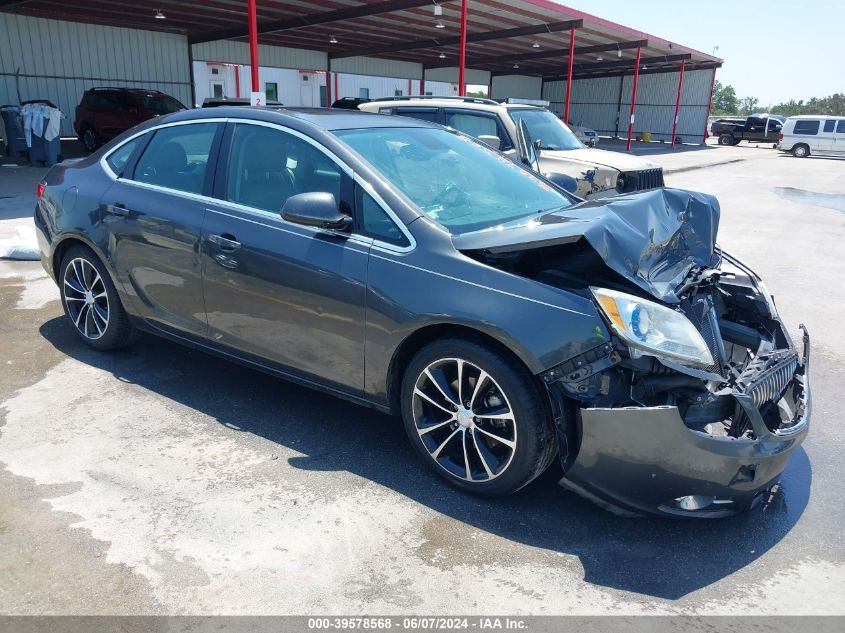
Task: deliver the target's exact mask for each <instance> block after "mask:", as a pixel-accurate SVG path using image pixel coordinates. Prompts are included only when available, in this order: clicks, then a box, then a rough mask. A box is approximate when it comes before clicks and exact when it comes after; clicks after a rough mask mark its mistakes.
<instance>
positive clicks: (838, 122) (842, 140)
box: [777, 114, 845, 158]
mask: <svg viewBox="0 0 845 633" xmlns="http://www.w3.org/2000/svg"><path fill="white" fill-rule="evenodd" d="M777 148H778V149H779V150H780V151H782V152H792V155H793V156H796V157H798V158H805V157H806V156H809V155H810V154H838V155H840V156H845V117H841V116H839V117H836V116H824V115H818V116H816V115H812V114H802V115H801V116H791V117H789V118H788V119H787V120H786V123H784V124H783V129H782V130H781V131H780V140H779V141H778V145H777Z"/></svg>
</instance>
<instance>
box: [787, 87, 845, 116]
mask: <svg viewBox="0 0 845 633" xmlns="http://www.w3.org/2000/svg"><path fill="white" fill-rule="evenodd" d="M771 112H773V113H774V114H782V115H784V116H796V115H798V114H827V115H829V116H845V94H840V93H838V92H837V93H835V94H832V95H830V96H829V97H813V98H812V99H810V100H809V101H806V102H805V101H804V100H803V99H802V100H800V101H796V100H795V99H790V100H789V101H786V102H784V103H778V104H777V105H773V106H772V107H771Z"/></svg>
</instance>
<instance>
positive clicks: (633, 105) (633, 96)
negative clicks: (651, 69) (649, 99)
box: [625, 46, 640, 152]
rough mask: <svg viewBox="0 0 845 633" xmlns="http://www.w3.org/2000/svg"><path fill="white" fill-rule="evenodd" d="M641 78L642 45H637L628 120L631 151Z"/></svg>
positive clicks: (626, 149) (629, 147)
mask: <svg viewBox="0 0 845 633" xmlns="http://www.w3.org/2000/svg"><path fill="white" fill-rule="evenodd" d="M639 78H640V47H639V46H637V60H636V61H635V62H634V87H633V88H632V90H631V118H630V119H629V120H628V145H627V147H626V148H625V151H626V152H630V151H631V134H633V132H634V108H636V106H637V81H638V80H639Z"/></svg>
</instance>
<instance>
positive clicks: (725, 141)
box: [719, 134, 736, 145]
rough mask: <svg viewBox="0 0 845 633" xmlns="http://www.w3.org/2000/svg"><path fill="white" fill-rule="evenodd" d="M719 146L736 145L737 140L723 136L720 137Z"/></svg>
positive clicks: (730, 136)
mask: <svg viewBox="0 0 845 633" xmlns="http://www.w3.org/2000/svg"><path fill="white" fill-rule="evenodd" d="M719 145H736V139H734V137H733V136H732V135H730V134H721V135H720V136H719Z"/></svg>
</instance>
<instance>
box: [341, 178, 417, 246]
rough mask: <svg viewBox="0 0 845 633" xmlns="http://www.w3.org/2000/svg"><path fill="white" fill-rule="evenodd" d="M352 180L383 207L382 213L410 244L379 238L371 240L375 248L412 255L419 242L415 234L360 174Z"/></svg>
mask: <svg viewBox="0 0 845 633" xmlns="http://www.w3.org/2000/svg"><path fill="white" fill-rule="evenodd" d="M352 179H353V180H354V181H355V182H356V183H358V184H359V185H360V186H361V189H363V190H364V191H365V192H366V193H367V194H368V195H369V196H370V197H371V198H372V199H373V200H375V201H376V204H377V205H378V206H380V207H381V209H382V211H384V212H385V213H386V214H387V217H389V218H390V219H391V220H392V222H393V223H394V224H395V225H396V227H397V228H398V229H399V231H400V232H401V233H402V234H403V235H404V236H405V239H407V240H408V244H407V245H406V246H400V245H398V244H391V243H390V242H384V241H382V240H380V239H377V238H370V239H372V242H373V246H374V247H376V248H379V249H382V250H387V251H391V252H394V253H410V252H411V251H412V250H414V249H415V248H416V247H417V240H416V239H414V236H413V234H412V233H411V232H410V231H409V230H408V227H407V226H405V223H404V222H402V220H400V219H399V216H397V215H396V214H395V213H394V212H393V209H391V208H390V205H388V204H387V203H386V202H385V201H384V198H382V197H381V196H380V195H379V194H378V192H376V190H375V188H374V187H373V186H372V185H371V184H370V183H368V182H367V181H366V180H364V179H363V178H361V177H360V176H359V175H358V174H355V175H353V177H352Z"/></svg>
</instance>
